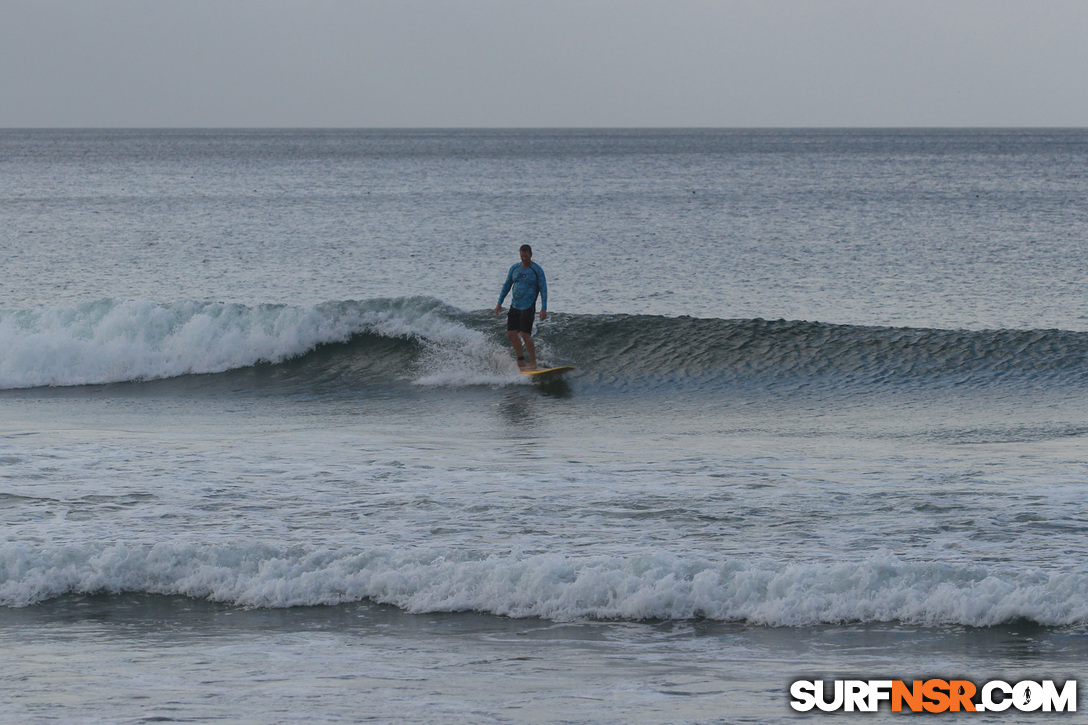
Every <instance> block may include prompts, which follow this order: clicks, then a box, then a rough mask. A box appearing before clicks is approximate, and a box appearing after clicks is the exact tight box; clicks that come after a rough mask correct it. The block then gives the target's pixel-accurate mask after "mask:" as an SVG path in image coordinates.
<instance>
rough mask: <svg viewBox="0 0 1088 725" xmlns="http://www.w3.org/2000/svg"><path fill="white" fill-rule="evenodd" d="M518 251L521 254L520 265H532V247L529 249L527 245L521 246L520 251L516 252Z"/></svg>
mask: <svg viewBox="0 0 1088 725" xmlns="http://www.w3.org/2000/svg"><path fill="white" fill-rule="evenodd" d="M518 251H520V252H521V263H522V264H523V265H524V266H526V267H528V266H529V265H530V264H532V261H533V248H532V247H530V246H529V245H528V244H522V245H521V249H520V250H518Z"/></svg>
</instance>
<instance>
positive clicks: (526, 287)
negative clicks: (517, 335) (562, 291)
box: [499, 262, 548, 312]
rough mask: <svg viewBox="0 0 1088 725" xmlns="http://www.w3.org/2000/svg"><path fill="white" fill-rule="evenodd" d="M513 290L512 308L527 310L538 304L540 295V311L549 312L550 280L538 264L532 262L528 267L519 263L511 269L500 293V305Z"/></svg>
mask: <svg viewBox="0 0 1088 725" xmlns="http://www.w3.org/2000/svg"><path fill="white" fill-rule="evenodd" d="M511 288H513V290H514V296H513V297H511V298H510V306H511V307H513V308H515V309H518V310H527V309H529V308H530V307H532V306H533V305H534V304H536V296H537V294H539V295H540V309H541V310H543V311H545V312H547V310H548V280H547V279H545V278H544V270H543V269H542V268H541V266H540V265H539V264H537V263H536V262H531V263H530V264H529V266H528V267H523V266H521V262H518V263H517V264H515V265H514V266H513V267H511V268H510V273H509V274H507V275H506V284H504V285H503V286H502V292H501V293H499V304H500V305H501V304H502V301H503V300H505V299H506V293H507V292H509V291H510V289H511Z"/></svg>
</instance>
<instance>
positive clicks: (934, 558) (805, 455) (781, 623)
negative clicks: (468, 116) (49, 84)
mask: <svg viewBox="0 0 1088 725" xmlns="http://www.w3.org/2000/svg"><path fill="white" fill-rule="evenodd" d="M0 151H2V152H3V156H2V159H3V161H2V163H3V164H4V171H5V173H4V174H3V175H2V176H0V205H2V208H3V209H4V211H5V219H6V220H8V221H7V222H6V223H5V225H4V227H3V229H0V244H2V248H3V249H4V251H5V254H6V258H7V277H6V279H5V288H4V293H5V296H4V298H3V301H2V303H0V409H2V411H3V418H2V425H0V522H2V529H0V530H2V532H3V533H2V536H0V640H2V646H3V649H4V652H5V657H4V658H3V659H2V661H0V678H2V680H3V682H4V683H5V688H4V694H3V695H0V703H2V706H0V722H13V723H14V722H34V721H42V722H45V721H53V720H58V719H59V720H71V721H87V722H118V721H146V720H164V719H175V720H198V721H203V720H213V719H216V720H226V721H232V722H233V721H237V722H296V721H299V720H301V719H307V720H315V721H319V722H354V721H358V720H360V719H367V718H369V719H376V720H379V721H412V722H439V721H441V722H557V721H564V722H617V723H619V722H719V721H720V722H744V721H748V722H774V721H782V722H789V721H793V720H794V719H799V718H801V717H803V715H801V714H800V713H796V712H794V711H793V710H792V709H791V708H790V707H789V706H788V690H789V683H790V682H792V681H793V680H796V679H820V678H824V679H835V678H840V679H841V678H848V677H865V678H870V677H886V678H894V679H905V680H910V679H918V678H921V679H924V678H928V677H939V676H948V677H953V676H955V677H963V678H966V679H970V680H972V681H974V682H982V681H986V680H988V679H995V678H1000V679H1004V680H1007V681H1009V682H1015V681H1018V680H1021V679H1035V680H1038V679H1042V678H1044V677H1046V678H1053V679H1056V680H1059V681H1064V680H1066V679H1075V678H1076V677H1077V676H1078V674H1079V669H1080V668H1081V667H1082V665H1083V661H1084V656H1085V654H1086V652H1088V649H1086V648H1088V568H1086V566H1085V563H1084V562H1085V561H1086V556H1088V510H1086V508H1085V504H1084V497H1083V486H1084V483H1085V480H1086V477H1088V456H1086V455H1085V449H1084V440H1085V436H1086V435H1088V419H1086V417H1085V414H1084V411H1085V409H1086V403H1088V399H1086V398H1088V395H1086V393H1085V390H1088V387H1086V386H1085V383H1086V382H1088V375H1086V367H1085V359H1086V356H1088V324H1086V323H1085V320H1086V319H1088V301H1086V300H1085V299H1084V298H1083V297H1082V295H1080V294H1079V285H1080V280H1082V279H1083V278H1084V274H1085V273H1086V272H1088V270H1086V269H1085V266H1086V262H1085V261H1084V260H1085V259H1086V257H1085V255H1083V254H1082V253H1081V251H1082V249H1081V248H1082V246H1083V241H1084V239H1085V238H1088V237H1086V232H1088V221H1086V220H1088V208H1086V207H1085V201H1084V200H1085V199H1088V193H1085V192H1086V191H1088V186H1086V182H1085V178H1084V175H1083V171H1082V170H1083V168H1084V162H1085V161H1088V135H1085V134H1084V133H1083V132H1081V131H1062V130H1053V131H1040V130H1030V129H1026V130H993V131H939V130H933V131H921V130H919V131H910V130H905V131H849V130H843V131H785V130H782V131H754V130H753V131H715V130H691V131H678V130H677V131H669V130H663V131H573V130H572V131H448V132H438V131H435V132H408V131H396V132H392V131H391V132H382V131H243V130H238V131H2V132H0ZM524 241H529V242H531V243H532V244H533V246H534V252H535V254H534V260H535V261H538V262H539V263H541V265H542V266H543V267H544V268H545V270H546V271H547V273H548V280H549V288H550V292H551V294H550V297H551V299H550V302H551V309H550V310H549V312H550V314H549V318H548V320H547V321H546V322H544V323H542V324H540V325H538V327H537V330H536V333H535V336H536V339H537V343H538V351H539V356H540V359H541V360H542V361H543V362H545V363H549V364H569V365H573V366H575V368H576V369H575V371H574V372H572V373H570V374H568V375H567V376H565V377H563V378H561V379H558V380H553V381H550V382H546V383H543V384H541V383H539V382H532V381H528V380H526V379H525V377H524V376H521V375H519V374H518V370H517V367H516V364H515V362H514V359H513V355H512V353H511V351H510V349H509V344H508V343H507V341H506V337H505V330H504V324H503V323H504V321H505V316H498V315H495V314H494V313H493V312H492V311H491V307H492V305H493V304H494V298H495V296H496V295H497V293H498V289H499V286H501V283H502V277H503V273H504V270H505V269H507V268H508V267H509V265H510V264H511V263H513V261H516V251H517V247H518V246H519V245H520V244H521V243H522V242H524ZM896 716H898V714H896V713H891V712H889V711H887V710H885V711H883V712H881V713H878V714H877V715H875V717H876V718H877V719H879V720H883V719H892V718H893V717H896ZM986 717H988V718H990V719H1002V720H1008V719H1010V718H1015V717H1016V715H1015V714H1011V713H1005V714H1004V715H1003V716H999V715H998V714H996V713H993V714H991V715H989V716H986ZM1078 717H1079V715H1077V714H1071V715H1067V716H1064V719H1068V720H1070V721H1071V722H1073V721H1078V720H1077V718H1078ZM980 721H981V720H980ZM985 721H989V720H985Z"/></svg>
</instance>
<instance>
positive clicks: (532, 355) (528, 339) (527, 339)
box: [521, 332, 536, 370]
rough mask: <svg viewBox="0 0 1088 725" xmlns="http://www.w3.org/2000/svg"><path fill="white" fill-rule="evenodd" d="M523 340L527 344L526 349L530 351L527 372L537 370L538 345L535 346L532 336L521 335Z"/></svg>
mask: <svg viewBox="0 0 1088 725" xmlns="http://www.w3.org/2000/svg"><path fill="white" fill-rule="evenodd" d="M521 339H522V341H524V342H525V349H526V350H528V351H529V364H528V365H527V366H526V367H525V369H526V370H536V345H535V344H533V338H532V336H531V335H528V334H526V333H524V332H523V333H521Z"/></svg>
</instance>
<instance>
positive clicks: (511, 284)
mask: <svg viewBox="0 0 1088 725" xmlns="http://www.w3.org/2000/svg"><path fill="white" fill-rule="evenodd" d="M519 251H520V252H521V262H519V263H518V264H515V265H514V266H513V267H511V268H510V272H509V273H508V274H507V275H506V283H505V284H504V285H503V286H502V292H500V293H499V304H497V305H495V314H496V315H498V314H501V313H502V301H503V300H505V299H506V293H507V292H509V291H510V290H511V288H512V289H513V290H514V294H513V296H512V297H511V298H510V312H509V314H508V315H507V316H506V336H507V337H509V338H510V344H511V345H513V346H514V353H515V354H516V355H517V356H518V367H519V368H521V369H522V370H536V346H535V345H533V337H532V335H533V317H535V316H536V296H537V295H538V294H539V295H540V321H541V322H543V321H544V320H546V319H548V280H546V279H545V278H544V270H543V269H541V267H540V265H539V264H537V263H536V262H534V261H533V248H532V247H530V246H529V245H528V244H522V245H521V249H520V250H519ZM523 342H524V344H525V350H526V351H527V352H528V353H529V362H528V363H526V362H525V354H524V353H523V352H522V343H523Z"/></svg>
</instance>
